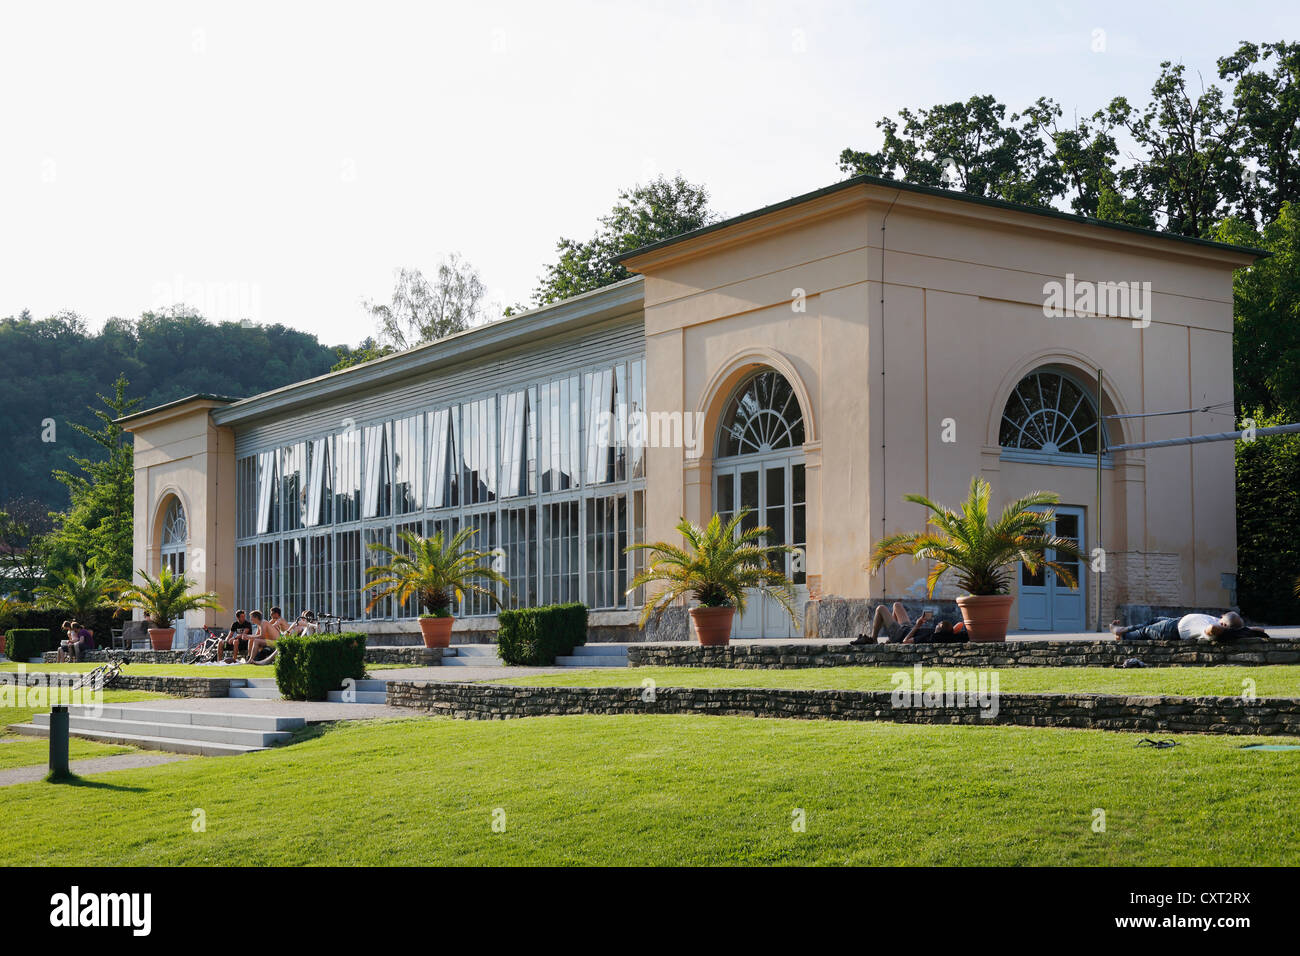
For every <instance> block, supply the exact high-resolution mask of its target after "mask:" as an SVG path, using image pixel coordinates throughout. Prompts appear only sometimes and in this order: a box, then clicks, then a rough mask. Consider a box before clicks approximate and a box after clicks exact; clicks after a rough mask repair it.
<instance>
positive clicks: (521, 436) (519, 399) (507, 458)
mask: <svg viewBox="0 0 1300 956" xmlns="http://www.w3.org/2000/svg"><path fill="white" fill-rule="evenodd" d="M536 394H537V392H536V389H533V388H527V389H520V390H519V391H517V392H508V393H506V394H505V395H502V396H501V497H503V498H515V497H518V496H520V495H531V494H533V493H534V492H535V491H536V487H537V452H536V428H535V427H534V421H533V419H534V415H535V412H534V407H535V405H536V402H537V398H536Z"/></svg>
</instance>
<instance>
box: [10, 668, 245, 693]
mask: <svg viewBox="0 0 1300 956" xmlns="http://www.w3.org/2000/svg"><path fill="white" fill-rule="evenodd" d="M17 676H18V674H17V672H15V671H0V683H13V682H14V680H15V678H16V677H17ZM23 676H24V678H25V680H26V686H28V687H39V686H49V685H50V684H53V685H54V686H56V687H71V686H72V685H73V684H75V683H76V682H77V681H78V680H80V679H81V678H82V677H83V676H85V675H83V674H50V673H44V672H42V673H35V674H34V673H27V674H25V675H23ZM236 680H237V681H238V682H239V684H240V685H242V684H243V681H242V680H240V679H238V678H235V679H233V680H232V679H231V678H228V677H225V678H223V677H161V676H156V675H144V674H125V673H124V674H120V675H119V676H118V678H117V680H116V681H114V682H113V686H112V687H111V688H109V689H110V690H144V691H151V692H153V693H155V694H170V695H171V696H172V697H229V696H230V685H231V684H232V683H234V682H235V681H236Z"/></svg>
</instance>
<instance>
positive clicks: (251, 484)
mask: <svg viewBox="0 0 1300 956" xmlns="http://www.w3.org/2000/svg"><path fill="white" fill-rule="evenodd" d="M255 534H257V458H256V457H255V456H253V455H246V456H245V457H243V458H241V459H239V460H238V461H237V462H235V536H236V537H239V538H250V537H252V536H253V535H255Z"/></svg>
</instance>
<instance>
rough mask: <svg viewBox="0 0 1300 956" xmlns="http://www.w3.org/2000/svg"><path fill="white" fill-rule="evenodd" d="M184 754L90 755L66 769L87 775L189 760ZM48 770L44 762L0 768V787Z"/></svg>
mask: <svg viewBox="0 0 1300 956" xmlns="http://www.w3.org/2000/svg"><path fill="white" fill-rule="evenodd" d="M189 759H190V758H189V756H188V755H186V754H166V753H158V752H157V751H152V752H150V753H129V754H114V755H113V756H111V757H90V758H88V759H86V760H73V761H70V762H69V763H68V769H69V770H71V771H72V772H73V773H75V774H76V775H77V776H78V777H88V776H90V775H91V774H99V773H105V772H106V771H109V770H132V769H134V768H136V767H156V766H158V765H159V764H164V763H175V762H176V761H177V760H189ZM49 772H50V768H49V767H48V766H47V765H46V764H38V765H36V766H34V767H14V768H12V769H10V770H0V787H11V786H13V785H14V784H16V783H31V782H32V781H33V780H43V779H45V775H46V774H47V773H49Z"/></svg>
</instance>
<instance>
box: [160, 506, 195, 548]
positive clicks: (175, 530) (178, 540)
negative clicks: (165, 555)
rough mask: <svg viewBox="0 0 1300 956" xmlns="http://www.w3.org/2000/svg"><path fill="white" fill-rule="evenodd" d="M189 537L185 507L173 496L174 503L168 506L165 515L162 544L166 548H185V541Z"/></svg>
mask: <svg viewBox="0 0 1300 956" xmlns="http://www.w3.org/2000/svg"><path fill="white" fill-rule="evenodd" d="M188 539H189V530H188V529H187V528H186V526H185V509H184V508H182V507H181V503H180V501H179V500H178V499H176V498H173V499H172V503H171V504H170V505H168V506H167V514H165V515H164V516H163V532H162V546H163V548H164V549H166V550H174V549H177V548H179V549H180V550H182V551H184V550H185V542H186V541H187V540H188Z"/></svg>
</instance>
